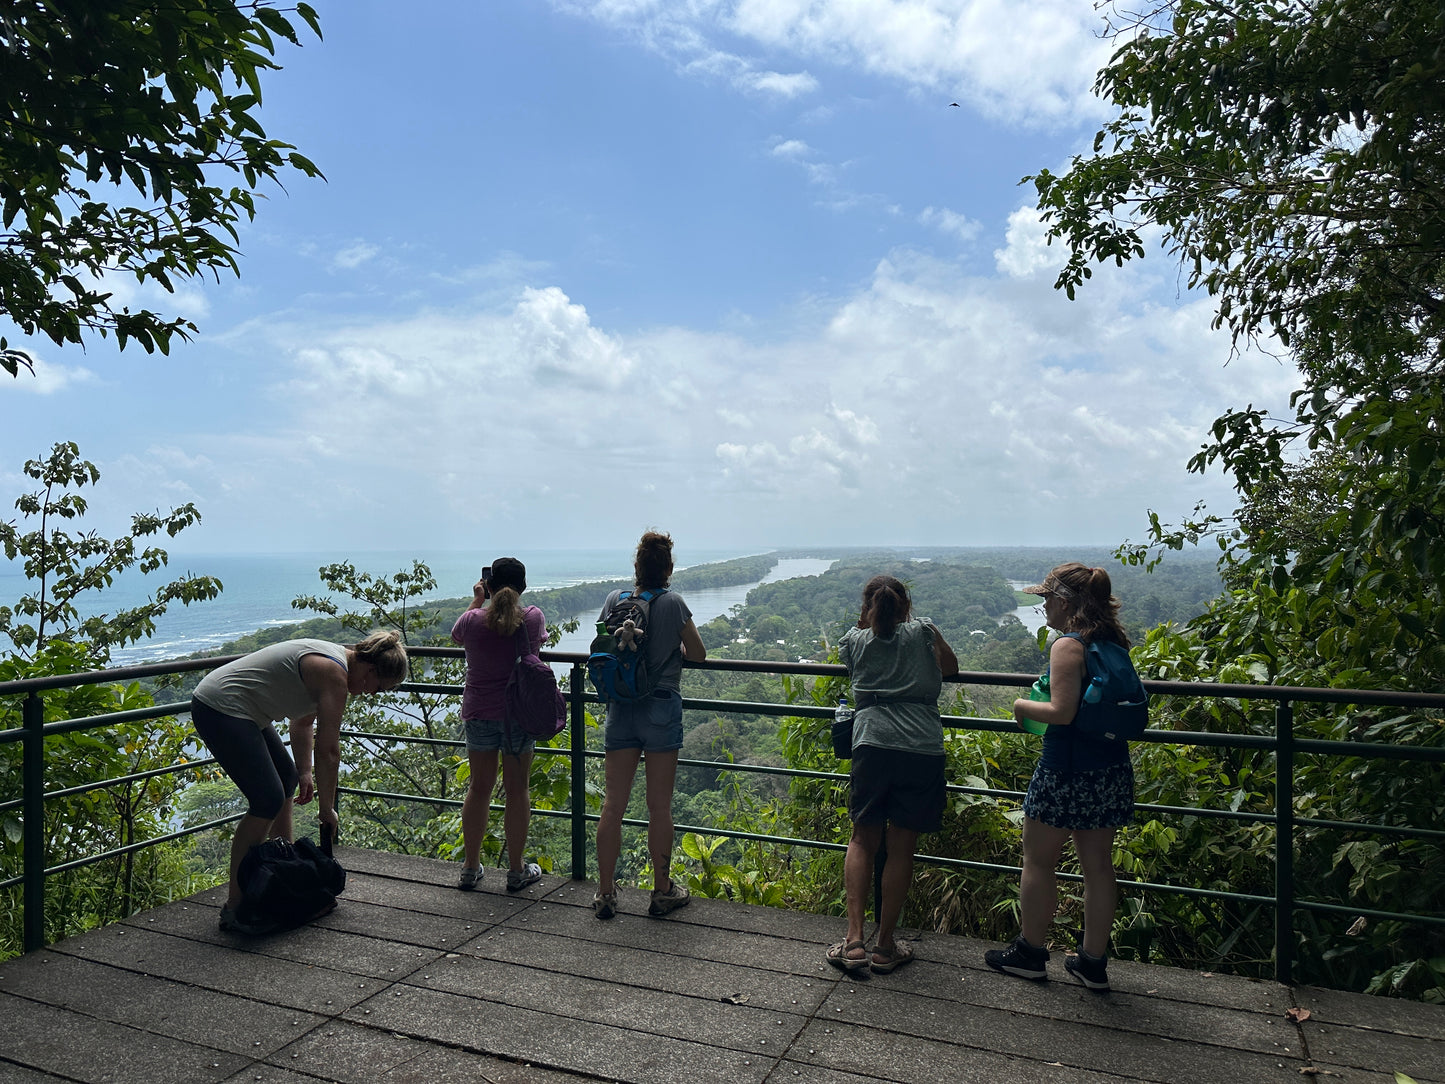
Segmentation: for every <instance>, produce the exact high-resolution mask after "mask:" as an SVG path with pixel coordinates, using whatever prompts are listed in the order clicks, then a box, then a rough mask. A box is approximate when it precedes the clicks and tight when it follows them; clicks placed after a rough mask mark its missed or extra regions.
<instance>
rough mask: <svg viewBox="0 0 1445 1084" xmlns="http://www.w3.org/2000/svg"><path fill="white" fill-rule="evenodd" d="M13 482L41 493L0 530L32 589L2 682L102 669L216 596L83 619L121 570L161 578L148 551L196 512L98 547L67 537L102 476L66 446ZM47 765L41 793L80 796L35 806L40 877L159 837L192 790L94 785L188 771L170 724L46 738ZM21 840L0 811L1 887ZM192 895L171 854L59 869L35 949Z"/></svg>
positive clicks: (7, 923) (107, 688) (184, 585)
mask: <svg viewBox="0 0 1445 1084" xmlns="http://www.w3.org/2000/svg"><path fill="white" fill-rule="evenodd" d="M24 473H25V475H26V476H27V477H29V478H31V479H32V480H33V481H35V482H36V483H38V485H39V488H38V489H36V490H35V491H34V492H31V493H26V494H22V495H21V496H20V498H19V499H17V500H16V502H15V507H16V509H17V510H18V511H19V513H20V519H19V522H18V523H17V522H11V521H6V522H0V544H3V546H4V551H5V556H6V557H7V559H9V560H10V561H12V562H16V563H17V564H18V567H19V569H20V570H21V571H22V572H23V574H24V576H25V579H26V582H27V583H28V584H29V585H31V590H30V591H29V592H28V593H27V594H25V595H23V596H22V597H21V598H20V599H18V600H16V601H15V602H14V604H13V605H10V606H0V633H3V634H4V635H5V636H6V637H8V639H9V641H10V645H11V646H10V650H9V651H7V652H6V654H5V655H4V657H3V658H0V681H15V680H19V679H22V678H28V677H43V676H49V675H53V674H72V673H80V672H84V671H89V670H98V669H101V668H103V667H104V666H105V665H106V664H107V662H108V661H109V658H110V651H111V649H112V648H114V647H123V646H126V645H128V644H131V643H134V642H135V641H137V640H139V639H142V638H143V637H145V636H146V635H148V634H149V633H150V631H151V630H152V628H153V625H154V620H155V618H156V617H158V616H159V615H160V614H162V613H164V612H165V609H166V607H167V606H168V605H170V604H171V603H172V602H180V603H182V604H185V605H188V604H190V603H192V602H198V601H203V600H206V599H210V598H214V597H215V596H216V595H217V594H218V593H219V592H220V590H221V584H220V582H219V581H217V580H215V579H214V578H211V577H207V576H189V575H188V576H183V577H181V578H179V579H177V580H173V581H171V582H169V583H165V584H162V585H160V586H159V587H158V588H157V590H156V592H155V594H154V596H153V597H152V598H151V600H150V601H148V602H147V603H145V604H144V605H141V606H138V607H134V608H132V609H129V610H125V611H121V612H119V613H115V614H107V615H102V616H89V617H86V616H82V613H81V611H82V609H83V608H84V607H83V603H84V601H85V600H86V599H87V598H89V597H92V596H93V594H94V593H95V592H98V591H100V590H102V589H103V588H105V587H106V586H108V585H109V584H110V583H111V582H112V580H113V579H114V577H115V576H117V575H118V574H120V573H122V572H124V571H125V570H126V569H129V568H132V567H135V568H138V569H139V570H140V571H142V572H144V573H151V572H155V571H157V570H159V569H162V568H164V567H165V565H166V562H167V559H168V558H167V554H166V551H165V550H163V549H161V548H159V547H157V546H155V545H154V544H152V543H151V541H150V540H151V539H152V537H153V536H155V535H158V534H164V535H165V536H167V537H174V536H175V535H177V534H179V533H180V532H181V531H183V530H185V529H186V528H187V527H189V526H190V525H192V524H193V523H195V522H197V521H198V520H199V519H200V514H199V513H198V512H197V511H196V509H195V508H194V507H193V506H191V505H185V506H183V507H181V508H177V509H172V510H171V511H170V512H168V513H159V512H154V513H141V514H138V515H136V516H134V517H133V518H132V521H131V529H130V531H129V532H128V533H126V534H124V535H120V536H118V537H115V538H105V537H103V536H101V535H100V534H98V533H97V532H95V531H81V530H78V529H71V528H79V526H80V523H81V521H82V520H83V518H84V516H85V513H86V507H87V505H86V500H85V495H84V492H83V490H84V489H85V488H86V487H89V486H94V485H95V484H96V483H97V482H99V480H100V471H99V470H98V469H97V468H96V467H95V465H94V464H92V463H89V462H86V461H85V460H83V459H81V458H80V451H79V449H78V448H77V447H76V445H74V444H72V443H62V444H57V445H56V446H55V447H54V448H53V449H52V450H51V453H50V455H49V456H48V457H46V458H45V459H43V460H41V459H36V460H30V461H29V462H27V463H26V464H25V466H24ZM43 699H44V718H45V721H46V722H47V723H50V722H57V721H60V720H65V719H83V718H87V717H90V716H95V715H104V714H110V713H113V712H121V711H132V710H136V709H142V708H146V707H150V706H151V705H152V704H153V703H154V700H153V698H152V697H151V695H150V694H149V693H148V692H146V691H143V690H142V689H141V688H140V686H139V685H138V684H135V683H130V684H122V683H103V684H99V685H87V686H81V687H79V688H74V689H58V690H53V691H50V692H47V693H46V694H45V696H44V698H43ZM21 722H22V702H21V700H20V699H19V698H6V699H4V700H0V730H8V729H13V728H16V727H19V726H20V725H21ZM45 758H46V784H47V787H48V789H50V790H69V789H71V788H80V790H79V792H78V793H75V794H73V795H70V796H68V797H65V798H63V799H52V800H50V801H47V802H46V804H45V822H44V826H43V834H44V840H45V847H46V858H47V862H48V864H50V865H57V864H62V863H66V862H71V861H76V860H80V859H84V858H89V857H92V856H94V855H96V854H100V853H103V852H106V851H110V850H115V849H117V848H119V847H124V846H127V845H129V844H131V843H134V842H137V841H139V840H142V839H146V838H151V837H154V836H158V835H161V834H163V833H164V832H165V831H166V822H167V820H168V818H169V817H170V815H171V813H172V810H173V808H174V802H175V799H176V795H177V793H178V792H179V791H180V790H181V788H182V787H183V786H184V785H185V783H187V782H189V781H190V779H191V778H194V776H189V777H188V776H186V775H183V774H161V775H153V776H149V777H146V778H139V779H133V780H132V781H130V782H126V783H122V784H118V785H113V786H109V787H105V788H96V787H95V785H96V784H99V783H102V782H105V781H108V780H113V779H119V778H124V777H130V776H137V775H141V774H142V773H145V772H149V771H152V770H154V769H164V768H170V767H172V766H174V765H178V764H185V763H186V762H187V760H189V759H192V757H191V754H190V752H189V751H188V728H187V727H186V726H184V725H183V724H182V723H180V722H178V721H177V720H176V719H174V718H171V717H165V718H161V719H152V720H144V721H139V722H125V723H120V724H116V725H113V726H110V727H107V728H105V729H102V730H95V731H82V732H76V733H68V734H59V735H54V736H52V737H48V738H46V739H45ZM87 788H94V789H87ZM20 789H21V787H20V747H19V745H18V744H9V745H4V746H0V795H5V796H6V797H7V798H9V797H10V796H14V795H18V794H19V793H20ZM22 828H23V825H22V821H21V814H20V811H19V810H18V808H17V809H10V810H6V811H4V812H0V830H3V833H0V879H5V878H9V877H11V876H15V875H17V874H19V872H20V870H21V862H22V860H23V851H22V847H21V839H22ZM192 890H193V885H192V882H191V880H190V879H189V875H188V873H187V870H186V868H185V865H184V863H183V860H182V850H181V848H180V847H179V846H176V845H162V846H158V847H152V848H146V849H145V850H144V851H141V852H139V853H135V854H125V855H122V856H119V857H117V858H114V859H108V860H105V861H103V862H100V863H97V864H95V865H86V866H82V867H79V868H76V869H71V870H67V871H66V872H64V873H60V874H57V875H55V876H53V877H51V878H49V879H48V883H47V890H46V896H47V908H46V916H47V928H46V937H47V938H48V939H51V940H59V939H60V938H61V937H64V936H68V935H69V934H72V933H77V932H79V931H81V930H83V929H88V928H90V927H91V926H93V925H101V924H104V923H106V922H111V921H114V920H115V919H117V918H122V917H124V916H125V915H128V914H130V913H131V912H132V911H134V910H137V909H139V908H141V907H146V906H151V905H153V904H155V903H159V902H164V901H165V900H168V899H171V898H173V897H174V896H176V895H185V894H186V893H188V892H189V891H192ZM6 895H7V896H8V897H10V898H9V899H8V900H7V905H6V906H5V907H3V908H0V914H3V917H0V954H5V953H8V952H13V951H16V950H17V949H18V947H19V945H20V941H21V931H20V927H19V922H20V915H21V910H20V908H19V906H18V905H15V904H18V894H17V892H16V890H14V889H11V890H9V891H8V892H7V893H6Z"/></svg>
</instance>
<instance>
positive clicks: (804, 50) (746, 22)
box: [553, 0, 1111, 124]
mask: <svg viewBox="0 0 1445 1084" xmlns="http://www.w3.org/2000/svg"><path fill="white" fill-rule="evenodd" d="M553 2H554V4H555V5H556V6H557V7H559V8H561V9H563V10H566V11H569V12H573V13H576V14H580V15H585V16H587V17H590V18H592V19H595V20H597V21H599V22H602V23H604V24H607V25H609V26H612V27H615V28H618V29H621V30H624V31H627V32H630V33H632V34H634V35H635V36H636V37H637V39H638V40H639V41H641V42H642V43H643V44H644V45H645V46H646V47H647V48H650V49H652V50H654V51H655V52H657V53H659V54H661V55H664V56H668V57H670V58H673V59H674V60H675V61H676V62H678V63H680V64H683V65H684V66H685V67H686V68H688V69H690V70H694V71H700V72H707V73H717V72H720V71H728V70H731V71H732V72H733V73H734V76H733V77H734V81H735V82H738V83H739V85H743V86H746V85H747V82H746V80H739V79H738V73H741V72H749V73H750V72H752V71H753V70H754V68H755V67H756V66H757V62H754V61H751V60H749V59H747V58H745V57H742V56H739V55H737V53H736V52H735V51H734V50H735V47H733V46H731V45H730V44H728V45H725V44H719V43H731V42H734V41H736V40H738V39H740V40H741V41H742V42H743V43H745V44H747V45H749V46H751V47H752V48H754V49H757V50H760V51H763V52H765V53H778V54H782V55H786V56H789V57H797V58H800V59H802V60H805V61H807V60H817V61H820V62H824V63H829V64H836V65H843V66H849V67H854V68H858V69H861V70H862V71H866V72H869V73H871V74H875V75H879V76H883V77H885V78H889V79H893V80H896V81H898V82H900V83H903V84H904V85H907V86H910V87H915V88H917V89H919V90H920V91H923V92H927V93H937V94H939V95H948V96H949V97H950V98H953V99H955V100H959V101H963V102H966V103H967V104H969V105H971V106H972V107H973V108H975V109H977V110H978V111H980V112H983V113H985V114H987V115H990V116H994V117H998V118H1001V119H1005V120H1010V121H1014V122H1025V123H1045V124H1055V123H1059V122H1069V121H1077V120H1079V119H1080V118H1085V117H1087V118H1093V117H1096V116H1098V115H1099V110H1100V106H1099V103H1098V102H1097V101H1096V100H1095V99H1094V97H1093V95H1092V94H1091V92H1090V88H1091V87H1092V85H1093V80H1094V74H1095V72H1097V71H1098V69H1099V68H1100V67H1101V66H1102V64H1103V62H1104V61H1105V60H1107V59H1108V55H1109V53H1110V51H1111V46H1110V44H1109V43H1108V42H1107V41H1105V40H1103V39H1102V38H1101V37H1100V36H1099V34H1098V31H1099V29H1100V28H1101V26H1102V24H1101V21H1100V19H1099V17H1098V15H1097V13H1096V12H1095V11H1094V9H1093V6H1092V5H1090V4H1085V3H1079V2H1078V0H1031V2H1030V3H1028V4H1020V3H1018V2H1017V0H690V2H688V3H663V2H660V0H658V2H645V3H644V2H618V0H553ZM807 89H809V90H811V89H813V88H812V87H809V88H807Z"/></svg>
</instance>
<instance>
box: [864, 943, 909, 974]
mask: <svg viewBox="0 0 1445 1084" xmlns="http://www.w3.org/2000/svg"><path fill="white" fill-rule="evenodd" d="M879 957H882V959H881V960H880V959H879ZM911 959H913V946H912V945H910V944H909V943H908V942H907V941H899V942H897V943H895V944H894V946H893V947H892V948H884V947H883V946H882V945H877V946H875V947H874V949H873V970H874V972H875V973H877V974H879V975H886V974H888V972H890V971H892V970H893V969H894V968H896V967H902V966H903V965H904V964H906V963H907V962H908V961H909V960H911Z"/></svg>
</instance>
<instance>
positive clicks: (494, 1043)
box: [347, 987, 777, 1084]
mask: <svg viewBox="0 0 1445 1084" xmlns="http://www.w3.org/2000/svg"><path fill="white" fill-rule="evenodd" d="M368 1012H369V1016H363V1015H362V1014H364V1013H368ZM347 1018H348V1019H350V1020H353V1021H357V1020H361V1019H365V1020H366V1022H367V1023H368V1025H369V1026H371V1027H378V1026H379V1027H382V1028H388V1029H390V1030H391V1031H394V1032H398V1033H400V1034H403V1035H409V1036H412V1037H415V1038H425V1039H428V1040H431V1041H434V1042H441V1043H449V1044H452V1045H455V1046H459V1047H462V1048H464V1049H466V1050H471V1051H476V1052H480V1053H486V1054H491V1055H493V1056H495V1057H500V1058H503V1059H506V1060H508V1061H525V1062H530V1063H531V1064H533V1065H538V1066H541V1067H542V1068H546V1069H553V1070H556V1071H560V1072H568V1071H570V1072H583V1073H588V1074H590V1075H593V1076H599V1077H603V1078H605V1079H609V1080H622V1081H629V1082H634V1081H635V1082H638V1084H651V1082H658V1084H664V1082H666V1084H672V1082H674V1081H676V1080H680V1079H686V1080H708V1081H714V1080H715V1081H739V1082H743V1084H746V1082H748V1081H761V1080H763V1079H764V1077H765V1076H766V1075H767V1073H768V1072H769V1070H770V1069H771V1068H772V1067H773V1065H774V1063H775V1062H776V1060H777V1058H776V1056H775V1055H769V1054H754V1053H749V1052H743V1051H738V1050H732V1049H728V1048H726V1047H722V1046H711V1045H707V1044H704V1043H701V1042H695V1041H688V1040H687V1039H682V1038H675V1037H674V1036H676V1035H682V1034H688V1033H691V1034H697V1033H698V1032H697V1030H696V1029H688V1028H685V1027H681V1026H678V1024H679V1023H680V1022H678V1021H674V1027H673V1030H672V1034H671V1035H659V1034H656V1033H652V1032H646V1031H636V1030H632V1029H630V1028H626V1027H607V1026H605V1025H602V1024H596V1023H592V1022H590V1021H583V1020H574V1021H572V1022H570V1023H568V1024H567V1025H566V1026H565V1027H563V1026H559V1018H558V1017H557V1016H555V1015H553V1014H552V1013H546V1012H539V1011H537V1010H534V1009H524V1008H519V1007H515V1006H510V1005H504V1004H495V1003H494V1004H490V1005H488V1006H487V1010H486V1011H479V1007H478V1004H477V1002H476V1001H475V1000H474V999H472V998H468V997H462V996H458V995H456V994H449V993H444V992H441V991H437V990H422V989H419V988H415V987H412V988H398V989H397V990H396V991H394V992H392V991H389V992H388V993H387V994H386V995H385V996H382V997H377V998H374V999H373V1000H371V1001H369V1002H367V1003H366V1004H365V1005H364V1006H358V1007H356V1008H354V1009H351V1010H350V1011H348V1013H347ZM702 1030H704V1031H705V1029H702Z"/></svg>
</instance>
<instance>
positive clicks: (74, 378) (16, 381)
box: [0, 353, 96, 395]
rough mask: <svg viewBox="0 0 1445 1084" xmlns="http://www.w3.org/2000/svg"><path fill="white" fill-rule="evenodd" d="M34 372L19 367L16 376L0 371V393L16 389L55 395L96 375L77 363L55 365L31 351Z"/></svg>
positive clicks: (34, 393)
mask: <svg viewBox="0 0 1445 1084" xmlns="http://www.w3.org/2000/svg"><path fill="white" fill-rule="evenodd" d="M30 359H31V361H33V362H34V364H35V370H34V372H33V373H32V372H30V371H29V370H27V369H25V368H23V367H22V368H21V370H20V373H19V375H18V376H15V377H12V376H11V375H10V374H9V373H6V372H0V394H3V393H4V392H6V391H16V392H20V393H22V394H28V395H57V394H59V393H60V392H63V391H65V390H67V389H69V388H71V387H73V386H75V385H77V384H91V383H94V382H95V380H96V375H95V374H94V373H93V372H91V371H90V370H89V369H86V368H82V367H81V366H78V365H57V364H55V363H53V362H49V361H46V360H45V359H44V358H42V357H39V356H38V355H36V354H34V353H31V354H30Z"/></svg>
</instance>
